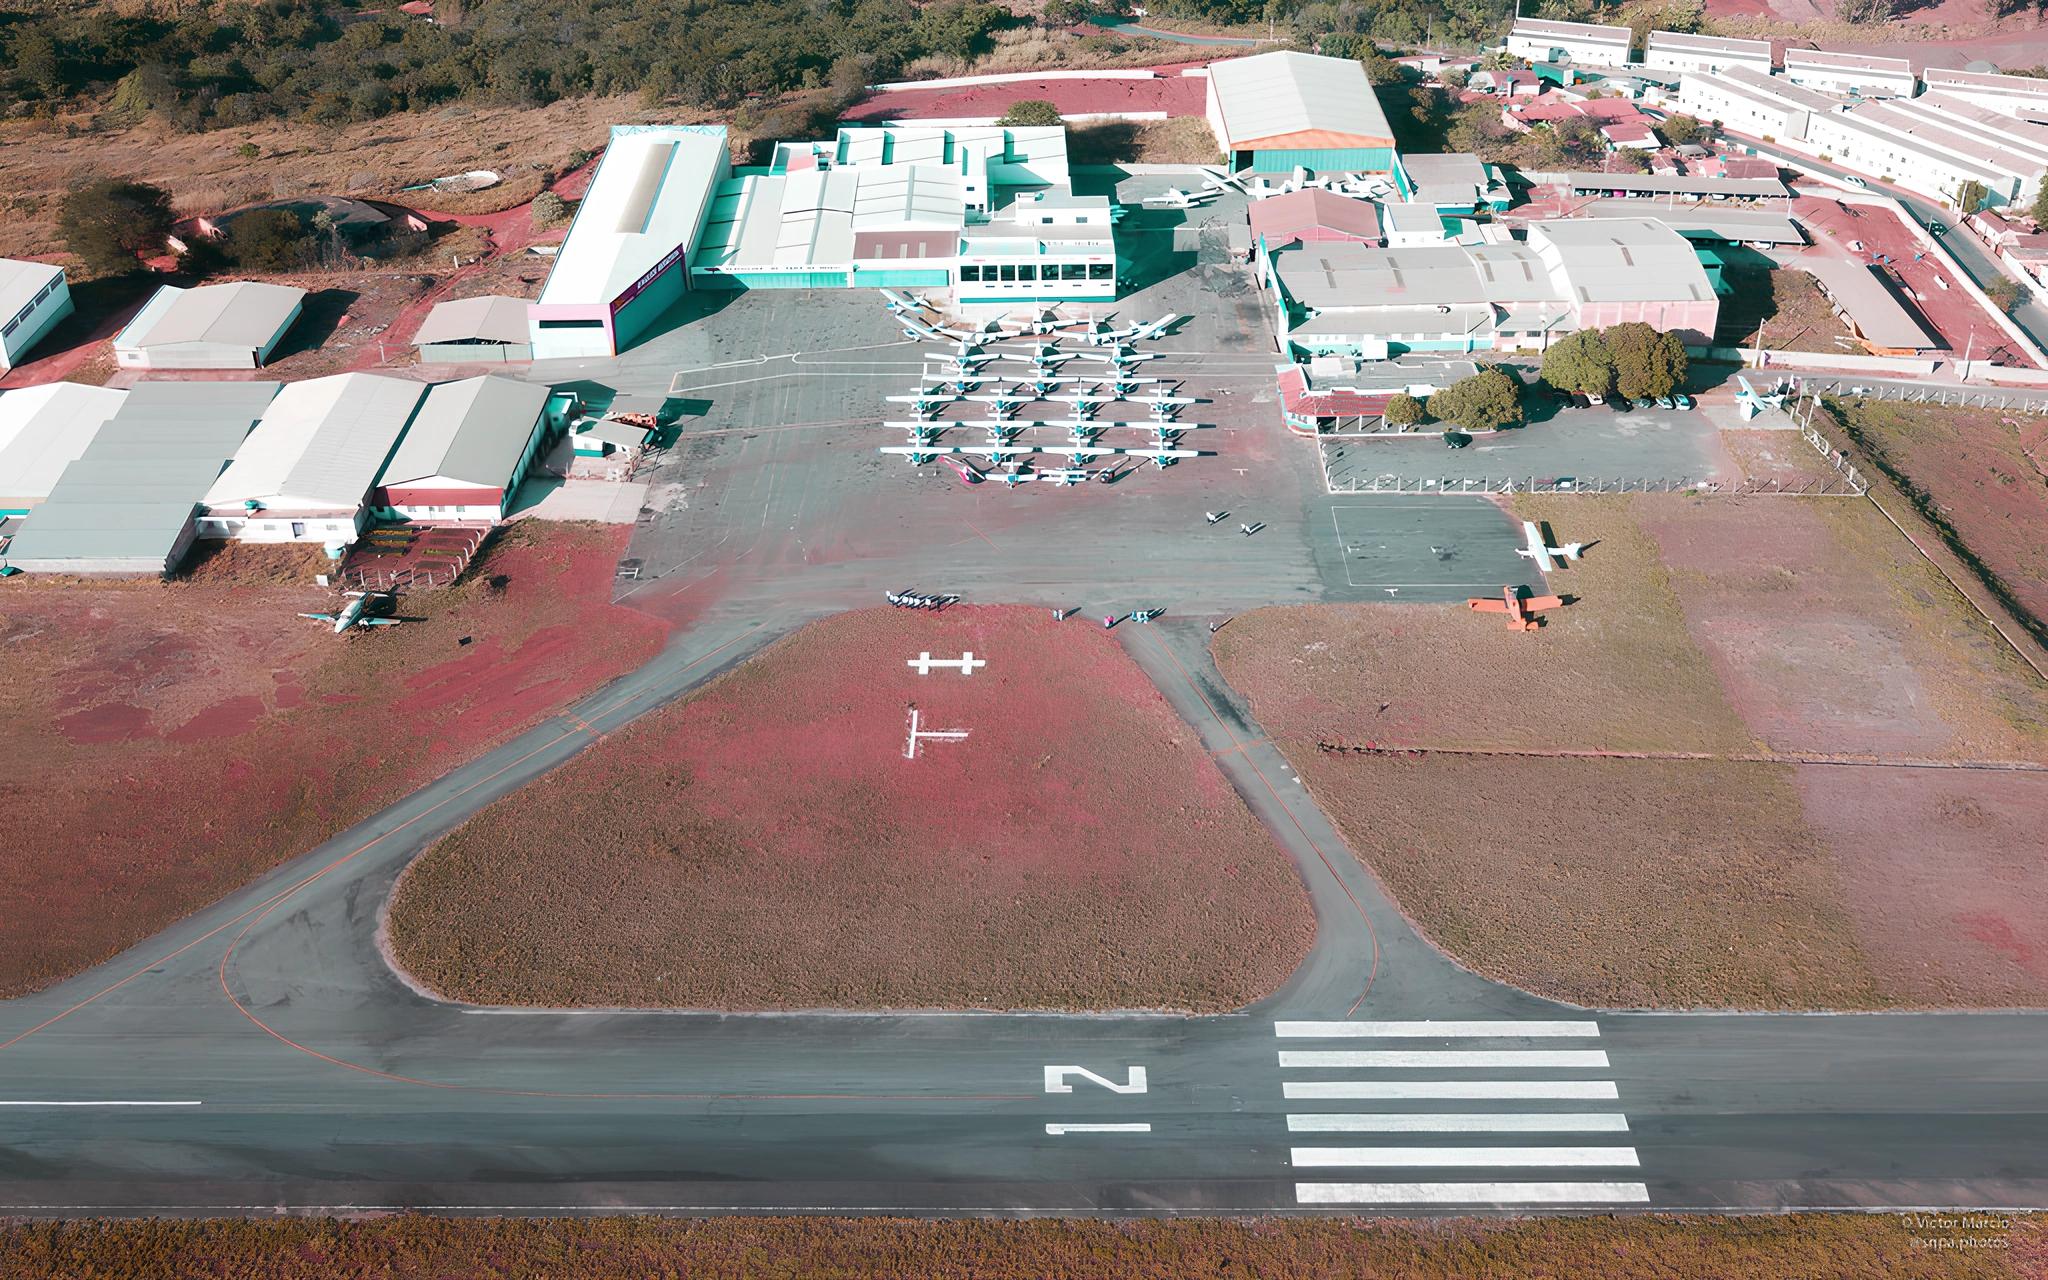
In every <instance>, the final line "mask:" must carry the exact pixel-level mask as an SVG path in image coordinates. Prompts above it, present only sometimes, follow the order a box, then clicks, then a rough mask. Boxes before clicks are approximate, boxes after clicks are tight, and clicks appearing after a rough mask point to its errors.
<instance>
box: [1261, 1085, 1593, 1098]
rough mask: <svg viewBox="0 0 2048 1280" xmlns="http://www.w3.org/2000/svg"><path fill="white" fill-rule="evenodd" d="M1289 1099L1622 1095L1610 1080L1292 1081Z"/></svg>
mask: <svg viewBox="0 0 2048 1280" xmlns="http://www.w3.org/2000/svg"><path fill="white" fill-rule="evenodd" d="M1280 1090H1281V1096H1283V1097H1287V1098H1599V1099H1605V1100H1609V1101H1612V1100H1613V1099H1615V1098H1618V1097H1620V1096H1621V1095H1620V1094H1618V1093H1616V1092H1615V1089H1614V1084H1613V1082H1612V1081H1609V1080H1288V1081H1284V1082H1282V1084H1281V1086H1280Z"/></svg>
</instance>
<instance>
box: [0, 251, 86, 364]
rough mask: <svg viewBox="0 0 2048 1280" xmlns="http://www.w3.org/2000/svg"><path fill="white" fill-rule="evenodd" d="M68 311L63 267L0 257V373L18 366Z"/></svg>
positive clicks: (68, 305) (69, 291) (70, 309)
mask: <svg viewBox="0 0 2048 1280" xmlns="http://www.w3.org/2000/svg"><path fill="white" fill-rule="evenodd" d="M71 312H72V305H71V286H70V285H68V284H66V283H65V281H64V268H62V267H57V266H52V265H50V264H49V263H47V262H22V261H20V260H18V259H15V258H0V373H5V372H7V371H8V370H9V369H12V368H13V367H14V366H15V365H17V364H19V363H21V357H22V356H24V355H26V354H27V353H28V349H29V348H30V347H32V346H34V345H35V344H36V343H38V342H40V341H42V339H43V337H44V335H46V334H48V333H49V332H50V330H52V329H54V328H56V327H57V322H58V321H60V320H62V319H63V318H64V317H65V316H68V315H70V314H71Z"/></svg>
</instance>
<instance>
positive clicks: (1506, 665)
mask: <svg viewBox="0 0 2048 1280" xmlns="http://www.w3.org/2000/svg"><path fill="white" fill-rule="evenodd" d="M1514 509H1515V513H1516V514H1517V515H1520V516H1522V517H1524V518H1527V519H1533V520H1541V521H1547V522H1549V525H1550V528H1551V529H1552V531H1553V532H1554V533H1555V534H1556V537H1557V538H1558V539H1562V540H1570V541H1574V542H1585V543H1587V544H1588V549H1587V551H1586V553H1585V556H1584V558H1583V559H1582V560H1580V561H1579V562H1578V563H1577V564H1576V565H1574V566H1573V567H1571V568H1569V569H1564V570H1561V571H1559V572H1558V573H1556V574H1555V575H1553V576H1552V578H1551V583H1550V585H1551V587H1552V589H1553V590H1555V591H1558V592H1561V593H1565V594H1568V595H1570V596H1573V597H1577V601H1576V603H1573V604H1572V605H1570V606H1569V607H1567V608H1565V609H1562V610H1558V611H1556V612H1553V613H1551V614H1549V615H1548V617H1549V621H1548V622H1547V623H1546V624H1545V626H1544V627H1543V629H1542V630H1541V631H1539V632H1536V633H1534V634H1523V633H1520V632H1511V631H1509V630H1507V629H1506V628H1505V627H1504V626H1503V625H1502V624H1501V620H1500V619H1499V618H1498V617H1496V616H1493V615H1488V614H1476V613H1473V612H1471V611H1469V610H1467V609H1464V608H1462V607H1460V606H1456V605H1450V606H1436V605H1392V604H1388V605H1378V604H1366V605H1338V606H1305V607H1296V608H1280V609H1261V610H1258V611H1256V612H1254V613H1249V614H1245V615H1243V616H1241V617H1238V618H1234V619H1232V620H1231V623H1230V625H1229V626H1227V627H1225V628H1223V630H1221V631H1219V632H1218V633H1217V636H1216V645H1215V650H1216V660H1217V663H1218V665H1219V666H1220V667H1221V668H1222V670H1223V674H1224V676H1225V677H1226V678H1227V679H1228V680H1229V681H1230V683H1231V684H1232V685H1233V686H1234V687H1235V688H1237V689H1238V690H1240V691H1241V692H1243V693H1244V694H1245V695H1246V696H1247V697H1248V698H1249V699H1250V701H1251V705H1252V711H1253V714H1255V715H1256V716H1257V717H1258V718H1259V721H1260V723H1261V724H1263V725H1264V726H1265V728H1266V731H1267V732H1269V733H1271V734H1273V735H1274V736H1276V737H1280V738H1289V739H1294V740H1297V741H1302V742H1309V743H1313V742H1317V741H1329V742H1343V743H1353V744H1363V743H1376V744H1380V745H1391V746H1438V747H1515V748H1534V749H1547V748H1560V747H1561V748H1570V749H1575V750H1591V751H1601V750H1605V751H1655V750H1663V751H1743V750H1749V749H1751V748H1752V747H1753V746H1754V745H1755V744H1754V743H1753V741H1752V740H1751V737H1750V735H1749V733H1748V732H1747V730H1746V729H1745V728H1744V727H1743V724H1742V722H1741V720H1740V719H1739V718H1737V716H1736V715H1735V713H1734V711H1733V710H1732V709H1731V708H1730V706H1729V704H1728V701H1727V699H1726V698H1725V697H1724V696H1723V695H1722V693H1721V690H1720V688H1719V686H1718V684H1717V683H1716V681H1715V679H1714V674H1713V671H1712V669H1711V668H1710V666H1709V665H1708V662H1707V660H1706V657H1705V656H1704V655H1703V654H1702V653H1701V652H1700V650H1699V648H1698V647H1697V646H1696V645H1695V644H1694V643H1693V641H1692V639H1691V637H1690V636H1688V635H1687V633H1686V629H1685V622H1684V616H1683V614H1682V612H1681V610H1680V608H1679V604H1678V598H1677V596H1676V595H1675V594H1674V592H1673V590H1672V587H1671V583H1670V581H1669V578H1668V576H1667V575H1666V573H1665V571H1664V568H1663V566H1662V564H1661V563H1660V562H1659V560H1658V557H1657V547H1656V544H1655V543H1654V542H1652V541H1651V540H1650V539H1649V538H1648V536H1647V535H1645V534H1644V533H1643V531H1642V530H1641V528H1640V527H1638V526H1637V524H1636V523H1635V522H1634V521H1633V520H1632V519H1630V518H1629V515H1628V511H1627V508H1626V507H1625V506H1624V505H1623V504H1622V503H1621V502H1620V501H1609V500H1607V499H1597V498H1583V497H1568V498H1524V499H1518V500H1517V501H1516V503H1515V505H1514Z"/></svg>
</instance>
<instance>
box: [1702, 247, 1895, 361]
mask: <svg viewBox="0 0 2048 1280" xmlns="http://www.w3.org/2000/svg"><path fill="white" fill-rule="evenodd" d="M1730 283H1731V284H1732V285H1733V286H1734V292H1733V294H1731V295H1730V296H1729V298H1728V299H1727V301H1726V302H1725V303H1724V304H1723V305H1722V308H1721V317H1720V323H1719V325H1718V326H1717V327H1716V329H1715V332H1714V341H1715V342H1717V343H1719V344H1721V345H1722V346H1727V347H1753V346H1755V345H1756V339H1757V327H1758V326H1759V325H1761V326H1762V327H1763V339H1764V346H1765V347H1766V348H1768V349H1769V350H1772V351H1815V352H1823V353H1826V354H1828V355H1841V354H1843V353H1845V352H1846V353H1849V354H1852V355H1861V354H1862V351H1863V349H1862V347H1860V346H1858V345H1857V343H1856V340H1855V339H1854V338H1853V337H1851V336H1850V334H1849V331H1848V329H1846V328H1844V327H1843V325H1842V322H1841V321H1840V320H1839V319H1837V318H1836V316H1835V313H1834V310H1833V309H1832V308H1831V307H1829V306H1828V300H1827V298H1826V296H1825V295H1823V294H1822V293H1821V291H1820V286H1819V285H1817V284H1815V283H1814V280H1813V273H1812V272H1810V271H1801V270H1799V269H1798V268H1797V267H1777V268H1774V269H1772V270H1770V271H1749V270H1743V271H1736V272H1733V273H1731V277H1730Z"/></svg>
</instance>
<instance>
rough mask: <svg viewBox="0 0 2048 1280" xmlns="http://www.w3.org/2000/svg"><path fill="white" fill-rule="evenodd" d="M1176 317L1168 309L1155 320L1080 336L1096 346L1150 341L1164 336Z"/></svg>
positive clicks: (1119, 345) (1128, 344) (1121, 345)
mask: <svg viewBox="0 0 2048 1280" xmlns="http://www.w3.org/2000/svg"><path fill="white" fill-rule="evenodd" d="M1178 319H1180V317H1179V316H1177V315H1175V314H1173V313H1172V312H1170V311H1169V312H1167V313H1166V314H1165V315H1163V316H1161V317H1159V318H1158V319H1157V320H1153V321H1149V322H1147V323H1145V324H1134V325H1131V326H1130V327H1129V328H1125V329H1095V330H1093V331H1092V332H1089V333H1085V334H1083V335H1082V337H1083V338H1085V339H1086V340H1087V341H1088V342H1089V343H1091V344H1093V345H1094V346H1098V347H1110V346H1116V347H1127V346H1130V345H1131V344H1132V343H1134V342H1150V341H1151V340H1152V339H1154V338H1158V337H1163V336H1165V333H1166V331H1167V330H1168V329H1169V328H1171V327H1173V322H1174V321H1176V320H1178Z"/></svg>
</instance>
